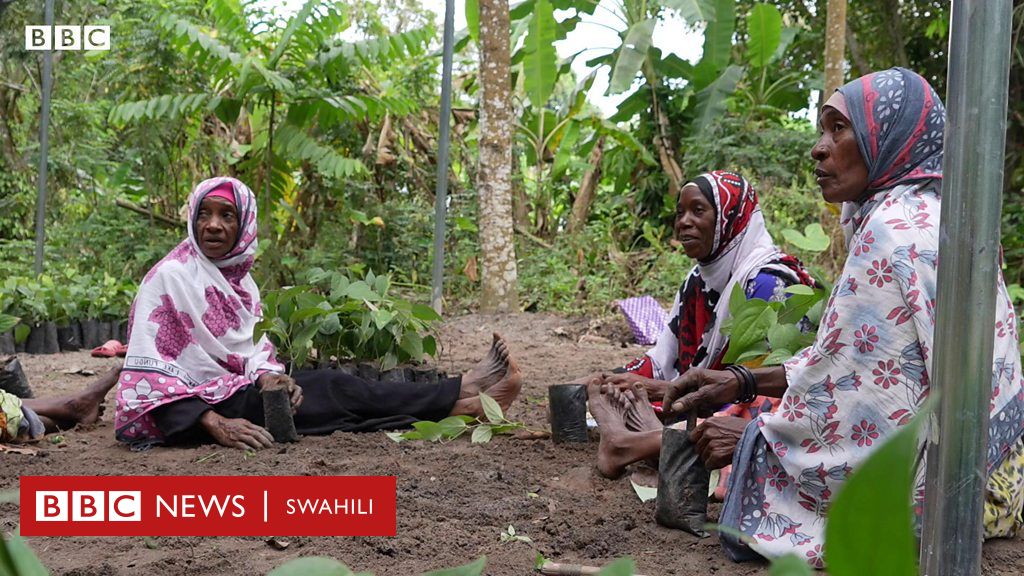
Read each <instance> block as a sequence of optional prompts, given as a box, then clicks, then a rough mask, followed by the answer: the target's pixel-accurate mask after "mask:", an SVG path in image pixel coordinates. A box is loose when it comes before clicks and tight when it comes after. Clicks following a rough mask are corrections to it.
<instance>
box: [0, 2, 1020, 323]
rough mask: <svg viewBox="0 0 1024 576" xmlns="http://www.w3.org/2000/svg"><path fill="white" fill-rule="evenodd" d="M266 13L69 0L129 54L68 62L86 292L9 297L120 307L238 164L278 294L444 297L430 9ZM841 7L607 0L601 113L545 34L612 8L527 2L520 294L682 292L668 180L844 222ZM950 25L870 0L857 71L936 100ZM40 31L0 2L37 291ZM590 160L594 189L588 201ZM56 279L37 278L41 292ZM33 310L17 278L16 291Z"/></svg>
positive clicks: (13, 158) (921, 5)
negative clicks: (838, 169)
mask: <svg viewBox="0 0 1024 576" xmlns="http://www.w3.org/2000/svg"><path fill="white" fill-rule="evenodd" d="M1017 4H1018V6H1017V8H1016V9H1015V15H1016V16H1015V24H1014V31H1015V41H1014V46H1015V47H1016V48H1015V51H1014V59H1013V69H1012V71H1011V87H1010V89H1011V98H1010V106H1011V110H1010V117H1009V120H1010V124H1009V133H1008V139H1007V140H1008V141H1007V156H1006V162H1007V173H1006V174H1007V178H1006V185H1005V190H1004V191H1003V193H1004V227H1003V240H1004V247H1005V257H1006V264H1007V266H1006V269H1005V274H1006V276H1007V281H1008V282H1010V283H1014V282H1017V283H1019V282H1020V281H1021V275H1022V273H1024V272H1022V270H1024V266H1022V265H1024V194H1022V189H1024V53H1022V52H1021V49H1020V46H1021V45H1022V42H1020V41H1019V38H1020V36H1021V34H1022V26H1024V6H1022V5H1021V4H1022V3H1020V2H1018V3H1017ZM272 5H273V3H269V2H247V1H244V0H209V1H208V2H206V1H202V0H106V1H98V2H89V3H79V2H57V14H58V21H59V22H91V23H109V24H110V25H111V26H112V30H113V33H112V35H113V37H114V49H113V50H111V51H109V52H97V53H80V52H61V53H57V55H56V57H55V65H54V70H55V82H54V91H53V113H52V118H53V124H52V128H51V149H50V184H51V185H50V196H49V200H48V204H47V212H46V222H47V246H46V271H47V274H48V275H49V276H50V282H51V284H53V283H54V282H55V283H56V284H57V285H66V286H69V287H72V288H73V290H72V289H69V290H65V291H64V292H62V293H61V297H62V298H71V299H76V298H77V299H78V301H77V302H71V303H68V302H57V301H55V300H54V301H50V302H49V303H48V304H47V305H46V306H49V308H51V310H45V309H37V310H35V311H31V310H26V309H25V307H24V306H22V307H21V309H16V310H13V311H14V312H16V313H19V314H22V315H25V314H29V315H32V314H36V315H48V316H54V315H60V314H61V313H62V312H61V311H60V310H58V309H62V307H63V308H68V307H74V306H79V307H82V306H86V307H87V306H93V307H94V308H95V307H102V306H107V307H108V308H109V310H107V312H108V313H109V314H112V315H113V314H117V313H121V314H123V312H124V310H119V309H118V307H120V308H124V307H125V306H126V299H125V298H124V297H123V295H121V294H120V293H117V290H120V289H121V283H122V282H124V281H128V282H132V281H137V280H138V279H139V278H141V276H142V275H143V273H144V272H145V270H146V269H147V268H148V267H149V266H151V265H152V264H153V263H154V262H155V261H156V260H157V259H159V258H160V257H161V256H162V255H163V254H164V253H165V252H166V251H167V250H168V249H169V248H170V247H171V246H173V245H174V244H175V243H176V242H177V241H179V240H180V238H181V235H182V232H183V228H182V227H181V226H180V225H178V224H177V222H179V221H180V220H179V217H178V215H179V212H180V210H181V208H182V205H183V203H184V201H185V199H186V197H187V195H188V192H189V190H190V189H191V187H192V186H193V185H194V184H195V183H196V182H198V181H199V180H201V179H203V178H205V177H208V176H210V175H214V174H231V175H234V176H237V177H238V178H240V179H242V180H243V181H245V182H247V183H248V184H249V185H250V186H251V187H252V188H253V189H254V190H255V191H256V192H257V194H258V196H259V198H260V209H261V211H262V214H261V226H262V227H261V239H262V242H261V255H260V260H259V267H258V269H257V271H256V273H257V279H258V281H259V282H260V284H261V285H262V286H264V287H265V288H274V287H278V286H286V285H294V284H297V283H301V282H302V281H303V278H305V276H306V274H307V273H308V271H309V270H310V269H311V268H314V267H322V268H324V269H328V270H348V271H349V273H350V274H351V275H352V276H353V277H363V276H364V275H365V274H366V272H367V271H370V270H372V271H374V272H375V273H377V274H383V273H388V274H390V276H391V286H392V287H393V289H394V290H397V291H399V292H400V293H401V294H403V295H404V296H406V297H409V298H411V299H413V300H416V301H421V302H423V301H425V300H426V299H427V296H428V290H427V288H426V286H425V285H426V284H428V283H429V274H430V262H431V235H432V226H433V223H432V219H433V212H432V206H433V194H434V186H435V182H434V179H435V178H434V174H435V169H436V168H435V164H434V163H435V156H436V148H437V131H438V120H437V115H438V98H439V91H440V74H439V68H440V67H439V62H440V58H439V46H440V31H439V25H438V24H437V22H436V17H435V15H434V14H433V13H432V12H430V11H429V10H427V9H426V8H424V7H423V6H422V5H421V4H420V3H419V2H418V1H417V0H405V1H403V2H374V1H372V0H344V1H337V2H334V1H323V2H317V1H313V2H307V3H306V4H305V5H304V6H303V7H302V8H301V10H300V11H299V12H298V14H292V13H283V12H281V11H280V10H277V9H270V8H268V6H272ZM469 5H470V6H471V7H472V6H473V5H475V2H470V3H469ZM824 5H825V2H823V1H820V0H819V1H811V0H796V1H784V2H775V3H772V5H765V4H759V3H755V2H751V1H749V0H740V1H737V2H734V1H732V0H729V1H726V0H707V1H701V2H679V1H674V0H661V1H660V2H654V1H647V2H643V1H639V0H616V1H613V2H604V3H602V5H601V6H602V7H601V9H602V10H611V11H613V12H615V13H616V14H618V16H619V19H621V20H622V21H623V23H624V24H623V25H624V26H625V27H626V29H625V30H624V31H623V32H622V33H621V34H620V37H621V38H622V43H621V45H619V46H611V47H608V49H607V50H603V51H602V50H592V51H586V52H584V53H582V54H580V55H577V56H576V57H577V58H586V59H590V62H591V63H592V64H595V65H597V64H603V65H606V68H604V69H606V70H608V71H609V72H610V76H611V88H610V90H611V91H612V92H628V91H629V90H631V89H632V90H633V92H632V93H631V95H630V96H628V97H627V98H626V99H625V100H624V101H623V102H622V104H621V105H620V106H619V107H618V111H617V112H616V113H615V114H613V115H612V116H611V117H609V118H603V117H602V116H601V115H600V113H599V112H598V110H597V109H596V108H595V107H594V106H593V105H592V104H590V103H588V102H587V101H586V98H585V92H586V90H587V89H588V88H589V87H590V85H591V83H592V82H593V81H594V76H593V75H590V76H588V77H585V78H578V77H576V76H575V75H574V73H573V72H572V71H571V69H570V67H569V62H568V61H561V60H558V59H557V57H556V55H555V53H554V50H553V49H551V47H550V42H548V43H547V44H545V42H544V41H543V40H544V39H548V40H550V39H556V40H557V39H560V38H564V37H565V35H567V34H570V33H585V32H586V27H587V26H588V24H581V23H580V22H581V17H582V16H584V15H586V14H588V13H593V12H594V11H595V9H596V8H595V6H596V5H595V3H594V2H592V1H591V0H526V1H524V2H521V3H518V4H516V5H514V6H513V8H512V9H511V29H512V36H513V37H512V46H513V52H512V74H513V78H512V81H513V88H514V104H515V115H516V117H517V118H518V122H517V126H518V127H517V137H516V142H515V150H514V157H513V165H514V168H513V175H514V195H515V198H514V199H515V219H516V229H517V231H518V234H517V255H518V260H519V285H520V294H521V295H522V297H521V306H522V307H523V308H524V309H529V310H559V311H589V312H594V311H599V310H602V309H603V308H604V307H606V306H607V305H608V303H609V302H611V301H613V300H614V299H616V298H621V297H624V296H628V295H632V294H639V293H650V294H653V295H655V296H657V297H659V298H661V299H666V298H668V295H669V294H671V292H672V291H673V290H674V289H675V288H676V287H677V285H678V283H679V282H680V280H681V278H682V276H683V274H684V273H685V271H686V270H687V268H688V266H689V264H690V263H689V262H688V261H687V259H686V257H685V256H683V255H682V254H681V253H680V252H679V251H677V250H676V249H675V248H674V247H673V245H672V242H671V228H670V224H671V214H672V212H673V210H672V204H673V201H674V200H673V196H672V195H671V194H670V193H669V190H670V185H671V182H673V180H674V179H677V178H678V175H679V174H681V175H682V176H683V177H684V178H685V177H687V176H692V175H694V174H696V173H698V172H700V171H702V170H706V169H710V168H731V169H735V170H738V171H740V172H742V173H743V174H745V175H746V176H748V177H749V178H750V179H751V180H752V181H754V182H755V183H756V186H757V188H758V189H759V191H760V193H761V197H762V204H763V205H764V208H765V213H766V217H767V220H768V223H769V228H770V229H771V230H772V232H773V234H774V236H775V237H776V238H777V239H779V240H780V241H782V234H781V231H782V230H783V229H785V228H796V229H803V227H804V226H805V225H807V224H809V223H811V222H818V221H821V222H822V223H823V224H824V225H825V228H826V230H827V231H829V232H830V233H831V234H833V235H836V234H837V231H836V230H835V225H834V214H833V213H832V212H830V211H829V210H828V209H827V208H826V207H825V205H824V204H823V203H822V202H821V201H820V198H819V197H818V195H817V193H816V190H815V188H816V187H815V186H814V184H813V181H812V180H811V178H810V170H809V169H810V167H811V162H810V160H809V158H808V155H807V152H808V150H809V148H810V145H811V143H812V142H813V141H814V139H815V130H814V126H813V125H812V124H811V123H810V122H809V121H807V120H806V118H807V112H806V110H807V109H808V103H809V102H810V99H811V98H812V95H814V94H817V92H816V91H815V90H816V89H820V87H821V69H822V62H820V55H821V53H822V46H823V42H824V39H823V30H825V26H824V11H825V9H824ZM695 6H696V7H698V8H694V7H695ZM708 7H710V8H711V10H710V11H706V12H707V13H701V12H699V10H698V9H702V8H708ZM470 9H472V8H470ZM670 13H672V14H681V15H682V16H684V17H685V18H686V21H688V22H694V24H693V27H694V28H696V29H699V30H703V31H704V32H705V40H704V54H703V56H702V57H701V58H700V59H699V60H698V61H697V62H687V61H684V60H682V59H680V58H678V57H677V56H675V55H673V54H668V55H665V54H662V53H661V52H660V51H659V50H658V49H657V48H655V47H653V46H651V45H650V42H649V40H650V30H651V29H652V28H653V25H654V22H656V21H657V20H658V19H663V18H665V17H666V15H668V14H670ZM893 18H896V21H897V23H898V25H893V24H892V22H893V20H892V19H893ZM947 20H948V5H947V3H945V2H937V1H933V2H928V1H921V0H914V1H911V2H895V1H893V0H873V1H870V2H860V3H857V5H856V6H854V7H852V8H851V12H850V16H849V31H848V46H849V51H848V55H849V61H850V66H851V70H850V74H849V76H852V75H855V74H858V73H861V72H866V71H868V70H871V69H878V68H884V67H887V66H891V65H905V66H908V67H910V68H912V69H915V70H919V71H921V72H922V73H924V74H925V75H926V76H927V77H929V78H930V79H932V81H933V82H934V83H935V86H936V88H937V89H938V90H939V91H940V93H942V92H944V84H945V83H944V75H945V67H946V59H945V57H944V50H945V46H946V43H947V41H948V39H947V37H946V36H947V29H946V28H947V27H946V24H945V23H946V22H947ZM39 21H41V15H40V13H39V6H38V5H37V3H34V2H25V1H15V2H13V3H12V2H3V3H0V78H2V79H3V80H2V82H0V260H2V261H3V262H4V265H5V276H7V277H22V278H24V279H25V280H24V281H23V282H21V281H19V282H21V283H25V282H29V281H28V280H27V278H29V277H31V276H32V273H31V258H32V242H33V239H34V233H33V218H34V207H35V198H36V168H37V164H38V151H39V140H38V126H39V109H40V90H39V84H40V74H41V69H40V59H39V58H38V53H35V52H26V51H24V50H23V42H22V37H23V36H22V34H23V32H22V30H23V26H24V25H25V24H32V23H39ZM470 21H471V22H472V21H473V18H470ZM590 26H592V24H590ZM765 30H767V31H768V32H767V33H766V32H764V31H765ZM645 33H646V35H645ZM477 34H478V32H477V30H476V28H475V26H472V25H471V26H470V30H465V31H460V33H459V34H458V37H459V42H458V46H457V49H458V51H457V53H456V69H455V93H454V108H455V110H454V114H453V118H452V122H453V140H452V146H453V148H452V165H451V171H450V173H449V191H450V193H451V204H450V210H449V216H448V230H449V232H448V236H447V238H446V245H447V251H446V262H445V273H446V285H445V295H446V299H447V302H448V305H447V309H448V310H461V309H464V308H473V307H474V306H475V303H476V297H477V290H478V281H479V278H478V271H477V263H478V258H479V247H478V240H477V232H478V230H477V221H476V206H477V198H476V194H475V190H476V182H477V174H476V158H477V156H478V154H477V149H476V148H477V124H478V114H477V110H476V104H477V99H478V97H479V94H478V89H479V86H478V84H477V82H476V80H477V70H476V61H477V54H476V50H477V48H476V46H477V44H476V43H475V42H474V41H473V38H474V37H475V36H476V35H477ZM339 38H345V39H346V40H341V39H339ZM891 47H895V49H892V48H891ZM595 149H599V150H598V151H597V152H595ZM673 165H674V166H675V168H673ZM673 170H678V172H677V173H676V174H673ZM588 175H589V176H590V178H589V180H591V181H592V184H593V190H592V195H590V197H589V198H581V197H582V196H584V194H583V192H584V191H583V190H582V189H581V188H582V187H583V186H584V184H585V181H587V180H588ZM594 176H597V177H596V178H594ZM127 204H131V205H133V206H135V207H137V208H141V209H142V210H143V211H145V212H149V213H150V214H151V215H150V216H146V215H143V214H140V213H137V212H133V211H129V209H127V208H124V207H123V205H127ZM574 213H575V214H576V216H575V217H574ZM574 218H575V219H576V220H577V221H575V222H574V221H573V220H574ZM567 232H568V233H567ZM788 248H790V249H792V250H793V252H795V253H797V254H798V255H801V256H803V257H805V258H808V259H810V260H812V261H813V264H814V265H816V266H817V267H818V268H819V270H821V271H822V273H823V275H825V276H828V275H830V274H831V273H833V272H835V267H836V262H841V261H842V260H841V257H842V254H841V253H839V252H838V251H839V250H841V243H840V242H834V243H833V248H832V249H831V250H830V251H828V252H826V253H823V254H820V255H815V254H813V253H805V252H802V251H801V250H800V249H799V248H797V247H795V246H792V245H789V246H788ZM104 278H108V280H104ZM109 279H116V282H113V281H112V280H109ZM104 282H106V283H107V284H104ZM43 284H44V285H41V287H36V288H33V289H34V290H44V291H45V289H46V287H45V282H44V283H43ZM114 284H116V287H115V288H111V286H113V285H114ZM33 286H35V285H33ZM8 287H10V285H8ZM110 290H114V292H115V293H114V294H110V293H107V292H109V291H110ZM101 295H102V296H103V298H106V300H105V301H103V302H98V301H97V297H98V296H101ZM0 298H2V297H0ZM21 299H22V300H25V298H24V297H22V298H21ZM16 300H18V298H17V297H15V296H12V295H11V294H10V293H9V291H8V293H7V297H6V299H0V302H6V305H8V306H12V302H14V301H16ZM40 306H41V305H40ZM37 308H39V306H37ZM3 311H4V310H0V312H3ZM9 311H10V310H9ZM97 313H99V312H97Z"/></svg>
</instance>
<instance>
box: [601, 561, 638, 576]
mask: <svg viewBox="0 0 1024 576" xmlns="http://www.w3.org/2000/svg"><path fill="white" fill-rule="evenodd" d="M633 574H636V562H633V559H632V558H630V557H629V556H623V557H622V558H619V559H618V560H616V561H614V562H612V563H611V564H609V565H607V566H605V567H604V568H602V569H601V571H600V572H598V573H597V576H633Z"/></svg>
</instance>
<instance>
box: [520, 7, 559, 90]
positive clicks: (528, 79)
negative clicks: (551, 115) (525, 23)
mask: <svg viewBox="0 0 1024 576" xmlns="http://www.w3.org/2000/svg"><path fill="white" fill-rule="evenodd" d="M554 42H555V17H554V9H553V8H552V6H551V2H549V0H537V1H536V4H535V7H534V12H533V17H532V18H531V19H530V32H529V34H527V36H526V46H525V50H526V57H525V58H524V59H523V82H524V87H525V89H526V95H527V96H528V97H529V98H530V103H531V104H532V105H533V106H536V107H540V106H543V105H544V104H545V103H546V102H547V101H548V98H550V97H551V93H552V92H553V91H554V89H555V81H556V80H557V78H558V71H557V68H556V66H555V63H556V56H555V47H554Z"/></svg>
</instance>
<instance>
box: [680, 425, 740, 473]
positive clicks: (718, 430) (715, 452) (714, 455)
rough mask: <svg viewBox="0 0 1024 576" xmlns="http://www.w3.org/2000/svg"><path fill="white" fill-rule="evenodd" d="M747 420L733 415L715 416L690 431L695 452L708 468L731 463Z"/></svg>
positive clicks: (716, 467) (721, 466)
mask: <svg viewBox="0 0 1024 576" xmlns="http://www.w3.org/2000/svg"><path fill="white" fill-rule="evenodd" d="M746 427H747V421H746V420H744V419H743V418H737V417H735V416H715V417H713V418H708V419H707V420H705V421H703V422H701V424H700V426H697V428H695V429H694V430H693V432H691V433H690V440H691V441H692V442H694V443H695V444H696V445H697V453H698V454H700V459H701V460H702V461H703V462H704V467H705V468H707V469H708V470H717V469H719V468H724V467H725V466H728V465H729V464H732V455H733V453H734V452H736V445H737V444H739V442H740V437H742V436H743V430H744V429H746Z"/></svg>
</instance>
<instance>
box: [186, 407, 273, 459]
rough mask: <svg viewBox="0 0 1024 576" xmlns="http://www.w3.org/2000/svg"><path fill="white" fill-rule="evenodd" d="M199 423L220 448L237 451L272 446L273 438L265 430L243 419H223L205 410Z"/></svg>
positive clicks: (211, 411)
mask: <svg viewBox="0 0 1024 576" xmlns="http://www.w3.org/2000/svg"><path fill="white" fill-rule="evenodd" d="M199 422H200V423H201V424H202V425H203V428H204V429H205V430H206V431H207V432H209V434H210V436H212V437H213V439H214V440H216V441H217V443H218V444H220V445H222V446H227V447H229V448H238V449H239V450H249V449H252V450H259V449H260V448H270V447H271V446H273V445H274V437H273V436H271V435H270V432H267V430H266V428H263V427H262V426H257V425H255V424H253V423H252V422H249V421H248V420H246V419H245V418H225V417H223V416H221V415H220V414H217V413H216V412H214V411H213V410H207V411H206V412H204V413H203V415H202V417H200V418H199Z"/></svg>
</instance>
